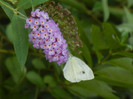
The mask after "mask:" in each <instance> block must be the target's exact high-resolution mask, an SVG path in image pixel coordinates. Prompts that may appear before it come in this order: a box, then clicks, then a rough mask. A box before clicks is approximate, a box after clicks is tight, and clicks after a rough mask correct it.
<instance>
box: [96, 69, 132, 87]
mask: <svg viewBox="0 0 133 99" xmlns="http://www.w3.org/2000/svg"><path fill="white" fill-rule="evenodd" d="M95 74H97V75H98V77H99V78H100V79H101V80H103V81H106V82H107V83H109V84H112V85H115V86H122V87H129V88H133V74H132V73H131V72H129V71H127V70H125V69H123V68H120V67H106V68H103V69H99V70H97V71H96V72H95Z"/></svg>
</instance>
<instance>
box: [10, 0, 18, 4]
mask: <svg viewBox="0 0 133 99" xmlns="http://www.w3.org/2000/svg"><path fill="white" fill-rule="evenodd" d="M8 1H10V2H11V3H12V4H16V3H17V2H18V0H8Z"/></svg>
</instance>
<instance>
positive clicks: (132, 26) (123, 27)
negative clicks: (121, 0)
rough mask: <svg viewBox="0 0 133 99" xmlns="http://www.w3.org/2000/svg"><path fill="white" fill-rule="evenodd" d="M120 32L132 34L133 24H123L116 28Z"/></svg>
mask: <svg viewBox="0 0 133 99" xmlns="http://www.w3.org/2000/svg"><path fill="white" fill-rule="evenodd" d="M117 28H118V30H119V31H120V32H133V24H130V23H123V24H121V25H118V26H117Z"/></svg>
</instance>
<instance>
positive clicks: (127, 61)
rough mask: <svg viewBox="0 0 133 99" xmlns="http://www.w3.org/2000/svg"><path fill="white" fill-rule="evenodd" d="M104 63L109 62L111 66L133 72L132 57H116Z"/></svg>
mask: <svg viewBox="0 0 133 99" xmlns="http://www.w3.org/2000/svg"><path fill="white" fill-rule="evenodd" d="M104 63H105V64H106V63H108V64H111V65H113V66H118V67H121V68H125V69H127V70H128V71H131V72H133V64H132V63H133V59H132V58H127V57H122V58H116V59H111V60H109V61H106V62H104Z"/></svg>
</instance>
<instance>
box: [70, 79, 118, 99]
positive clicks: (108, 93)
mask: <svg viewBox="0 0 133 99" xmlns="http://www.w3.org/2000/svg"><path fill="white" fill-rule="evenodd" d="M68 89H69V91H74V92H75V93H77V96H81V97H92V96H96V95H99V96H101V97H103V98H105V99H119V98H118V97H117V96H115V95H113V92H114V91H113V90H112V89H111V87H109V86H108V85H107V84H106V83H104V82H102V81H100V80H90V81H84V82H80V83H77V84H74V85H72V86H68Z"/></svg>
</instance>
